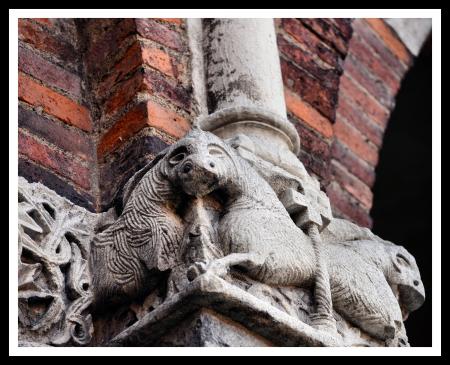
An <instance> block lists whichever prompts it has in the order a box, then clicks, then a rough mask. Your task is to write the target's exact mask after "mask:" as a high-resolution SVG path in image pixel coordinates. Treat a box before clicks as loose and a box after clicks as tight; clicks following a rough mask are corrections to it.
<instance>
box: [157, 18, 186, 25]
mask: <svg viewBox="0 0 450 365" xmlns="http://www.w3.org/2000/svg"><path fill="white" fill-rule="evenodd" d="M156 20H162V21H163V22H167V23H172V24H176V25H181V24H183V18H156Z"/></svg>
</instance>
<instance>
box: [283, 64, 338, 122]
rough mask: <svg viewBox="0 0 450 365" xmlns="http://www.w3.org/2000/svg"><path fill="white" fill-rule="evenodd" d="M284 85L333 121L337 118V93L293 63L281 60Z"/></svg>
mask: <svg viewBox="0 0 450 365" xmlns="http://www.w3.org/2000/svg"><path fill="white" fill-rule="evenodd" d="M281 72H282V76H283V82H284V85H286V86H288V87H289V88H290V89H291V90H293V91H294V92H296V93H297V94H298V95H300V96H301V98H302V99H303V100H304V101H306V102H308V103H309V104H311V105H312V106H313V107H314V108H316V109H317V110H318V111H319V112H321V113H322V114H323V115H324V116H326V117H327V118H328V119H330V120H331V121H333V120H334V117H335V107H336V103H337V92H336V91H335V90H331V89H329V88H326V87H324V86H323V85H322V84H321V83H320V82H319V80H317V79H314V78H313V77H312V76H311V75H309V74H308V73H307V72H305V71H303V70H302V69H300V68H298V67H297V66H295V65H294V64H293V63H292V62H288V61H286V60H283V59H282V60H281Z"/></svg>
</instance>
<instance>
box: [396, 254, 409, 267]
mask: <svg viewBox="0 0 450 365" xmlns="http://www.w3.org/2000/svg"><path fill="white" fill-rule="evenodd" d="M397 262H398V263H399V264H404V265H410V263H409V261H408V259H407V258H406V257H405V256H403V255H402V254H400V253H399V254H397Z"/></svg>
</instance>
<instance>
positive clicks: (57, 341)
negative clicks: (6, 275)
mask: <svg viewBox="0 0 450 365" xmlns="http://www.w3.org/2000/svg"><path fill="white" fill-rule="evenodd" d="M94 217H95V215H94V214H92V213H89V212H88V211H86V210H84V209H83V208H80V207H78V206H76V205H74V204H73V203H70V202H69V201H68V200H66V199H64V198H61V197H59V196H57V195H56V194H55V193H54V192H53V191H51V190H50V189H48V188H46V187H44V186H43V185H41V184H29V183H28V182H27V181H26V180H25V179H24V178H19V255H18V264H19V287H18V291H19V342H21V343H23V344H24V345H27V344H28V343H36V344H39V345H85V344H87V343H89V341H90V339H91V335H92V331H93V327H92V321H91V316H90V314H89V311H88V306H89V304H90V302H91V293H92V289H91V278H90V274H89V270H88V267H87V262H88V256H89V242H90V239H91V237H92V236H93V233H94V232H93V223H94Z"/></svg>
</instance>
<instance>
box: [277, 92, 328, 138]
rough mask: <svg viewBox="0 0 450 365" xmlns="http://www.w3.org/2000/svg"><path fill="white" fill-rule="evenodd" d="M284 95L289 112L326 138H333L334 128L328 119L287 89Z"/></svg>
mask: <svg viewBox="0 0 450 365" xmlns="http://www.w3.org/2000/svg"><path fill="white" fill-rule="evenodd" d="M284 95H285V100H286V107H287V109H288V111H289V112H291V113H292V114H293V115H295V116H296V117H297V118H298V119H300V120H301V121H303V122H304V123H306V124H308V125H309V126H310V127H312V128H313V129H315V130H316V131H317V132H319V133H320V134H322V135H323V136H324V137H325V138H331V137H332V136H333V126H332V124H331V122H330V121H329V120H328V119H327V118H325V117H324V116H322V115H321V114H320V113H319V112H318V111H316V110H315V109H314V108H313V107H311V106H310V105H309V104H307V103H305V102H304V101H303V100H302V99H301V98H300V97H299V96H297V95H296V94H294V93H293V92H291V91H289V90H287V89H285V92H284Z"/></svg>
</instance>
